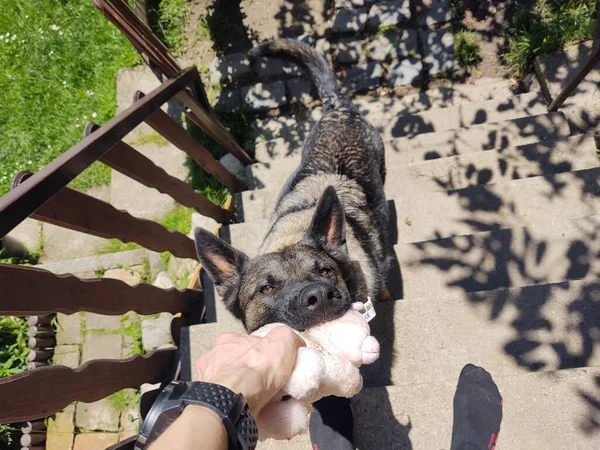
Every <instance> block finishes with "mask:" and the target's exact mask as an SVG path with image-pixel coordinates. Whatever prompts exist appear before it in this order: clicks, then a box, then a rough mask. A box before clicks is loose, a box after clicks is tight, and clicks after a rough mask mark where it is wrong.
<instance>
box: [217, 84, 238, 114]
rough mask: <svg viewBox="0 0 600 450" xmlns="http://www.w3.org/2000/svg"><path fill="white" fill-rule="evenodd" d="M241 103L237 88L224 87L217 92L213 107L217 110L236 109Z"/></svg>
mask: <svg viewBox="0 0 600 450" xmlns="http://www.w3.org/2000/svg"><path fill="white" fill-rule="evenodd" d="M241 105H242V99H241V96H240V91H239V90H238V89H224V90H222V91H221V92H220V93H219V96H218V97H217V101H216V103H215V104H214V108H215V110H217V111H236V110H238V109H240V107H241Z"/></svg>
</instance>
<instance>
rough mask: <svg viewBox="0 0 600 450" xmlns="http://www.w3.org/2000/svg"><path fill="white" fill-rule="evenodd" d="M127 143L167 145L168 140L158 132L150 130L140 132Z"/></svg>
mask: <svg viewBox="0 0 600 450" xmlns="http://www.w3.org/2000/svg"><path fill="white" fill-rule="evenodd" d="M128 144H129V145H144V144H156V145H158V146H159V147H165V146H167V145H169V141H167V140H166V139H165V138H164V137H162V136H161V135H160V134H158V133H157V132H156V131H151V132H149V133H146V134H142V135H141V136H139V137H138V138H137V139H135V140H134V141H131V142H128Z"/></svg>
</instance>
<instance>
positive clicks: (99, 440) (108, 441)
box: [73, 433, 119, 450]
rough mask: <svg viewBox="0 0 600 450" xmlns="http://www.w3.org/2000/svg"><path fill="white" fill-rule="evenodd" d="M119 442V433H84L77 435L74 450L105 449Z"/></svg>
mask: <svg viewBox="0 0 600 450" xmlns="http://www.w3.org/2000/svg"><path fill="white" fill-rule="evenodd" d="M117 442H119V435H118V434H117V433H83V434H78V435H77V436H75V445H74V446H73V450H105V449H106V448H108V447H110V446H111V445H115V444H116V443H117Z"/></svg>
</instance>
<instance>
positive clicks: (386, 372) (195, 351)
mask: <svg viewBox="0 0 600 450" xmlns="http://www.w3.org/2000/svg"><path fill="white" fill-rule="evenodd" d="M355 103H356V104H357V106H359V107H360V109H361V111H362V112H363V113H364V114H365V116H366V117H367V118H368V120H369V121H371V123H373V124H374V125H375V126H376V127H378V128H379V130H380V132H381V135H382V136H383V138H384V141H385V142H386V158H387V173H388V175H387V185H386V192H387V196H388V199H389V201H390V206H391V211H392V212H393V214H392V216H393V220H392V221H391V222H392V223H390V234H391V235H392V237H393V239H392V242H394V244H395V245H394V253H395V255H396V260H395V263H394V265H393V268H392V270H391V272H390V275H389V281H388V287H389V289H390V291H391V292H392V294H393V297H394V298H395V299H396V301H390V302H385V303H380V304H379V305H377V318H376V319H375V320H374V321H373V322H371V325H372V333H373V335H375V336H376V337H377V338H378V339H379V341H380V343H381V345H382V354H381V358H380V360H379V361H377V362H376V363H375V364H373V365H371V366H366V367H364V370H363V374H364V380H365V389H364V390H363V391H362V392H361V393H360V394H359V395H357V396H356V397H355V398H354V411H355V415H356V422H355V423H356V432H355V434H356V444H357V447H358V448H360V449H383V450H385V449H414V450H431V449H435V450H438V449H448V448H449V445H450V436H451V431H452V399H453V395H454V389H455V386H456V381H457V379H458V375H459V373H460V370H461V368H462V367H463V366H464V365H465V364H466V363H473V364H477V365H481V366H483V367H484V368H485V369H486V370H488V371H489V372H491V374H492V375H493V377H494V379H495V381H496V382H497V384H498V386H499V388H500V391H501V394H502V396H503V398H504V419H503V423H502V429H501V434H500V439H499V443H498V446H497V449H498V450H533V449H542V448H543V449H546V450H551V449H555V450H559V449H560V450H564V449H569V450H576V449H581V450H584V449H585V450H590V449H593V448H600V444H599V442H600V435H599V433H600V425H599V424H600V368H599V367H600V352H599V350H600V349H599V348H598V347H599V343H600V283H599V282H598V281H597V280H598V274H599V273H600V234H599V233H600V182H599V180H600V167H598V166H599V161H598V156H597V147H596V143H595V139H594V136H593V135H591V134H587V135H583V134H574V133H573V132H572V131H571V128H570V126H569V123H568V121H567V118H566V117H565V116H564V115H563V113H561V112H555V113H550V114H549V113H547V112H546V111H547V109H546V105H545V102H544V100H543V97H542V95H541V93H539V92H531V93H525V94H520V95H513V94H512V93H511V91H510V90H509V89H508V86H507V84H506V82H504V81H497V80H496V81H494V80H483V81H480V82H478V83H477V84H474V85H469V86H457V87H452V88H439V89H434V90H430V91H426V92H422V93H420V94H416V95H412V96H406V97H404V98H399V99H398V98H395V99H390V98H387V99H379V98H375V97H360V98H358V97H357V98H356V99H355ZM319 114H320V110H319V109H315V110H313V111H310V112H308V113H307V114H306V117H299V116H298V117H295V118H277V119H265V120H263V121H261V122H260V123H259V124H258V125H259V126H260V131H258V132H257V133H256V134H255V136H256V157H257V159H258V160H259V161H261V162H260V163H257V164H254V165H252V166H250V167H249V168H248V177H249V183H250V185H251V186H252V188H253V190H251V191H247V192H244V193H242V194H241V195H239V196H238V198H237V206H238V214H239V216H240V219H241V220H243V222H242V223H238V224H234V225H231V226H229V227H225V228H223V229H222V230H221V236H222V237H224V238H226V239H227V240H229V241H230V242H231V244H232V245H233V246H234V247H236V248H238V249H240V250H243V251H245V252H246V253H247V254H249V255H250V256H253V255H255V254H256V251H257V249H258V247H259V245H260V243H261V239H262V236H263V235H264V233H265V231H266V225H267V221H268V217H269V214H270V212H271V211H272V209H273V207H274V204H275V201H276V198H277V193H278V190H279V189H280V188H281V186H282V185H283V183H284V181H285V180H286V178H287V177H288V176H289V175H290V174H291V173H292V171H293V170H294V168H295V167H296V166H297V165H298V162H299V152H300V143H301V141H302V139H303V136H304V134H305V133H306V131H307V130H308V129H309V128H310V124H311V122H312V121H314V119H316V118H317V117H318V115H319ZM206 282H207V280H205V286H208V288H207V291H209V292H210V291H211V287H210V285H208V284H207V283H206ZM216 300H217V301H216V311H211V312H209V315H210V314H213V315H214V316H216V322H215V323H211V324H204V325H197V326H194V327H191V330H190V339H191V353H192V360H193V359H194V358H196V357H197V356H199V355H200V354H201V353H202V352H204V351H205V350H207V349H208V348H209V347H210V345H211V344H212V340H213V338H214V336H215V335H216V334H217V333H220V332H223V331H243V329H242V327H241V325H240V324H239V323H238V322H237V321H236V320H235V319H234V318H233V317H232V316H231V315H230V314H229V313H228V312H227V311H226V310H225V309H224V307H223V306H222V304H221V303H220V301H219V299H216ZM259 448H260V449H286V450H292V449H294V450H295V449H299V450H300V449H309V448H310V443H309V439H308V436H299V437H297V438H295V439H293V440H292V441H290V442H275V441H268V442H265V443H262V444H261V445H260V446H259Z"/></svg>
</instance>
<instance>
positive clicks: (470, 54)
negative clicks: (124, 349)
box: [454, 31, 481, 67]
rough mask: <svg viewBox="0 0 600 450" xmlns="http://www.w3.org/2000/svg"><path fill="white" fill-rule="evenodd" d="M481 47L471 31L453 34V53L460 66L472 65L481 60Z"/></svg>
mask: <svg viewBox="0 0 600 450" xmlns="http://www.w3.org/2000/svg"><path fill="white" fill-rule="evenodd" d="M480 53H481V49H480V48H479V44H478V43H477V38H476V36H475V35H474V34H473V33H469V32H467V31H459V32H458V33H456V34H455V35H454V55H455V56H456V60H457V61H458V64H459V66H461V67H473V66H476V65H478V64H479V63H480V62H481V55H480Z"/></svg>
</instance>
